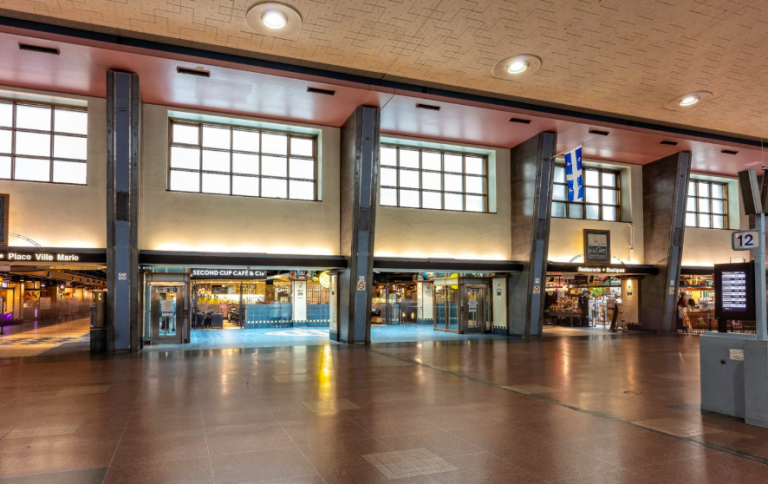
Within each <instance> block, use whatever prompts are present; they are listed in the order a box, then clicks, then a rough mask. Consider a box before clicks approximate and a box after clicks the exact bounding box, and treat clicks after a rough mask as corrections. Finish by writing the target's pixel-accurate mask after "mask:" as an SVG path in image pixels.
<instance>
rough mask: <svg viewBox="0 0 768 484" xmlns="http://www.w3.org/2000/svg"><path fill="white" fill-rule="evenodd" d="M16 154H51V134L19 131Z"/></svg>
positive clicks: (17, 133)
mask: <svg viewBox="0 0 768 484" xmlns="http://www.w3.org/2000/svg"><path fill="white" fill-rule="evenodd" d="M16 154H17V155H33V156H51V135H49V134H39V133H24V132H22V131H17V132H16Z"/></svg>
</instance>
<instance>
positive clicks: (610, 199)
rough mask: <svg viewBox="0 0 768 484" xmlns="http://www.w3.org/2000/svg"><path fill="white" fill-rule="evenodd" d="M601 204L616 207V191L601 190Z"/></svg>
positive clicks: (617, 199) (617, 198)
mask: <svg viewBox="0 0 768 484" xmlns="http://www.w3.org/2000/svg"><path fill="white" fill-rule="evenodd" d="M603 203H604V204H608V205H617V204H618V203H619V197H618V192H617V191H616V190H607V189H605V188H604V189H603Z"/></svg>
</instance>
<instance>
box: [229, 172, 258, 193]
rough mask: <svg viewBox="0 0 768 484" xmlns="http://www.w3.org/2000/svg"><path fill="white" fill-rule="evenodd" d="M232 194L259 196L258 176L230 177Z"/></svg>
mask: <svg viewBox="0 0 768 484" xmlns="http://www.w3.org/2000/svg"><path fill="white" fill-rule="evenodd" d="M232 195H244V196H246V197H258V196H259V177H257V176H233V177H232Z"/></svg>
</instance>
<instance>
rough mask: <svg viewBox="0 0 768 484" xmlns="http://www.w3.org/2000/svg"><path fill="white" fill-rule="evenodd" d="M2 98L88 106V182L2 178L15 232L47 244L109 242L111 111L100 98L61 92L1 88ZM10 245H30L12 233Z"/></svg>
mask: <svg viewBox="0 0 768 484" xmlns="http://www.w3.org/2000/svg"><path fill="white" fill-rule="evenodd" d="M0 97H17V98H21V99H26V100H31V101H38V102H51V103H59V104H72V103H71V102H70V101H71V100H77V101H78V102H77V103H76V104H80V105H82V103H84V102H85V103H87V105H88V167H87V170H88V171H87V173H88V175H87V184H86V185H62V184H56V183H39V182H26V181H7V180H5V181H3V180H0V193H8V194H10V196H11V200H10V214H9V217H10V231H11V232H12V233H16V234H19V235H23V236H24V237H28V238H30V239H32V240H34V241H35V242H37V243H38V244H40V245H42V246H43V247H70V248H105V247H106V246H107V206H106V203H107V121H106V118H107V112H106V109H107V108H106V101H105V100H104V99H99V98H89V97H81V96H70V95H66V96H63V95H60V94H54V93H45V92H38V91H26V90H22V89H16V88H13V90H12V91H11V90H10V89H9V90H8V92H6V91H5V90H4V88H2V87H0ZM9 243H10V245H12V246H18V247H30V243H29V242H27V241H25V240H22V239H19V238H17V237H11V238H10V240H9Z"/></svg>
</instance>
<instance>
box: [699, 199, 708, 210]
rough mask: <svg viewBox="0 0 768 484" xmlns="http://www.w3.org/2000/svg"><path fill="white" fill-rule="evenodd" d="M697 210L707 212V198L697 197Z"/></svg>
mask: <svg viewBox="0 0 768 484" xmlns="http://www.w3.org/2000/svg"><path fill="white" fill-rule="evenodd" d="M699 212H704V213H709V199H708V198H699Z"/></svg>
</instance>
